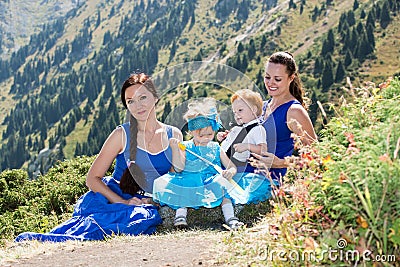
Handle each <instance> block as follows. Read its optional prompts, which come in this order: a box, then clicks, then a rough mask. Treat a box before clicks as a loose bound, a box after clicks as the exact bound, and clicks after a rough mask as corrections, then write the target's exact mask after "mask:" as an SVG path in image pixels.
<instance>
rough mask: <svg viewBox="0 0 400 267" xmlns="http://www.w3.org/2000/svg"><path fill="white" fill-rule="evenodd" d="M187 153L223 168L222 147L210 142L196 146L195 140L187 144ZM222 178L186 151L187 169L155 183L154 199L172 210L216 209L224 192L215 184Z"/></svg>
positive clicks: (186, 142) (185, 143)
mask: <svg viewBox="0 0 400 267" xmlns="http://www.w3.org/2000/svg"><path fill="white" fill-rule="evenodd" d="M183 144H184V145H185V146H186V150H191V151H193V152H194V153H196V154H198V155H200V156H202V157H203V158H206V159H208V160H209V161H211V162H212V163H214V164H216V165H218V166H221V162H220V149H221V148H220V146H219V144H218V143H217V142H209V143H208V145H207V146H196V145H195V144H194V143H193V141H192V140H190V141H184V142H183ZM220 176H221V175H219V174H218V172H217V171H216V170H215V169H214V168H213V167H212V166H210V165H208V164H207V163H205V162H204V161H202V160H200V159H199V158H197V157H196V156H194V155H192V154H190V153H189V152H186V163H185V169H184V170H183V171H182V172H177V173H176V172H169V173H168V174H165V175H163V176H161V177H159V178H158V179H156V180H155V181H154V187H153V200H154V201H156V202H159V203H160V204H161V205H168V206H170V207H171V208H173V209H177V208H180V207H190V208H200V207H206V208H214V207H217V206H219V205H220V204H221V202H222V199H223V197H224V190H223V188H222V187H221V185H220V184H218V183H217V182H215V179H216V178H217V177H220Z"/></svg>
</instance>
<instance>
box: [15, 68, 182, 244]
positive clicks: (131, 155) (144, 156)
mask: <svg viewBox="0 0 400 267" xmlns="http://www.w3.org/2000/svg"><path fill="white" fill-rule="evenodd" d="M158 98H159V97H158V95H157V92H156V89H155V87H154V84H153V82H152V81H151V80H150V77H149V76H147V75H146V74H144V73H135V74H132V75H131V76H129V78H128V79H127V80H126V81H125V82H124V84H123V86H122V89H121V100H122V103H123V105H124V106H125V108H127V109H128V111H129V114H130V115H129V116H130V121H129V122H128V123H124V124H122V125H120V126H118V127H117V128H116V129H115V130H114V131H113V132H112V133H111V134H110V135H109V137H108V138H107V140H106V141H105V142H104V144H103V147H102V149H101V150H100V152H99V154H98V156H97V157H96V159H95V160H94V162H93V164H92V166H91V168H90V170H89V172H88V174H87V178H86V184H87V186H88V187H89V188H90V191H89V192H87V193H86V194H84V195H83V196H82V197H81V198H80V199H79V200H78V202H77V204H76V205H75V208H74V213H73V217H72V218H71V219H69V220H67V221H66V222H64V223H63V224H61V225H59V226H57V227H56V228H54V229H52V230H51V231H50V232H49V233H46V234H40V233H22V234H20V235H19V236H18V237H17V238H16V241H22V240H33V239H35V240H40V241H53V242H60V241H66V240H71V239H72V240H102V239H104V238H105V237H107V236H112V235H116V234H126V235H138V234H151V233H153V232H154V231H155V230H156V226H157V225H159V224H160V223H161V222H162V220H161V217H160V215H159V214H158V211H157V207H156V206H154V205H152V201H151V199H152V198H151V197H152V194H151V193H152V189H153V181H154V180H155V179H156V178H158V177H159V176H161V175H163V174H165V173H167V172H168V171H169V170H170V168H171V166H172V160H173V158H177V159H179V157H176V156H175V155H173V153H175V152H173V150H172V149H171V147H173V146H177V145H178V144H179V142H181V141H182V139H183V137H182V133H181V132H180V130H178V129H177V128H176V127H172V126H169V125H166V124H163V123H161V122H160V121H158V120H157V118H156V113H155V106H156V103H157V101H158ZM175 150H176V149H175ZM114 160H116V162H115V168H114V172H113V175H112V176H111V177H104V176H105V174H106V172H107V170H108V169H109V168H110V166H111V164H112V163H113V161H114ZM174 166H175V168H179V166H180V165H179V161H178V162H174Z"/></svg>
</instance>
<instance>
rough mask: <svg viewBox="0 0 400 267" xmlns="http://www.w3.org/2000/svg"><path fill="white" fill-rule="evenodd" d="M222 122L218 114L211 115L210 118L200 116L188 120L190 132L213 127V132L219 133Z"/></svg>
mask: <svg viewBox="0 0 400 267" xmlns="http://www.w3.org/2000/svg"><path fill="white" fill-rule="evenodd" d="M221 125H222V124H221V120H220V119H219V116H218V114H217V113H213V114H210V115H208V116H198V117H195V118H193V119H189V120H188V129H189V131H194V130H197V129H202V128H206V127H209V126H211V128H212V129H213V131H218V129H219V128H221Z"/></svg>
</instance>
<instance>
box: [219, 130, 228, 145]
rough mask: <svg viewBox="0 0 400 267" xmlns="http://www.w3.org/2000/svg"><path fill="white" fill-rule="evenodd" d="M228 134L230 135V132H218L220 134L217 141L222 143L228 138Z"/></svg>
mask: <svg viewBox="0 0 400 267" xmlns="http://www.w3.org/2000/svg"><path fill="white" fill-rule="evenodd" d="M228 133H229V131H228V130H226V131H225V132H218V133H217V140H218V141H219V142H222V141H223V140H224V139H225V138H226V136H227V135H228Z"/></svg>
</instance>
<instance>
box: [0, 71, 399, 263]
mask: <svg viewBox="0 0 400 267" xmlns="http://www.w3.org/2000/svg"><path fill="white" fill-rule="evenodd" d="M348 89H349V90H350V91H351V94H352V95H353V96H354V99H353V101H351V102H347V101H344V100H343V102H341V103H340V106H332V107H333V108H334V109H335V114H336V115H335V117H333V118H332V120H331V121H330V122H329V123H328V124H327V125H326V127H325V128H324V130H323V131H322V132H323V134H322V137H321V140H320V141H319V142H318V143H316V144H315V145H314V146H313V147H303V146H302V145H301V144H300V143H297V149H298V152H299V153H298V156H293V157H292V158H291V162H292V164H291V167H290V169H289V173H288V176H287V179H286V181H285V183H284V185H283V186H282V187H281V188H280V189H279V190H277V191H276V192H275V193H276V196H275V197H274V198H273V200H271V201H270V203H269V204H270V208H269V209H268V210H267V211H266V210H264V211H261V209H260V207H261V206H260V205H250V206H247V207H245V208H244V209H243V211H242V212H241V213H239V217H240V218H242V219H244V220H246V218H249V217H252V218H253V220H254V218H255V217H257V216H258V222H257V223H256V224H255V225H251V224H249V227H248V228H245V229H243V230H241V231H239V232H235V233H231V234H228V235H226V237H225V240H224V245H222V247H221V248H219V255H216V257H215V259H218V262H219V264H227V263H229V264H233V265H237V266H265V265H266V264H272V266H293V265H296V266H304V265H307V264H309V265H311V266H321V265H327V266H343V265H346V266H349V265H355V264H356V265H359V264H361V263H362V264H366V265H367V266H376V265H373V264H372V262H375V264H382V265H383V266H396V264H398V261H399V259H400V258H399V257H400V250H399V249H400V219H399V218H400V214H399V211H400V201H399V199H400V189H399V188H400V180H399V179H398V178H399V177H400V160H399V151H400V136H399V130H400V115H399V114H400V106H399V105H398V103H399V97H400V80H399V79H398V78H395V79H392V78H389V79H388V80H387V81H386V82H385V83H382V84H380V85H379V86H376V85H375V84H372V83H370V84H369V85H368V86H367V87H362V88H352V87H350V88H348ZM92 160H93V158H88V157H79V158H76V159H73V160H68V161H64V162H60V163H58V164H57V166H55V167H53V168H51V169H50V170H49V172H48V173H47V174H46V175H44V176H40V177H38V179H37V180H29V179H28V175H27V173H26V172H24V171H21V170H12V171H4V172H2V173H1V174H0V189H1V190H0V192H1V193H0V211H1V213H0V214H1V215H0V225H1V228H0V235H1V236H2V238H3V240H2V241H3V246H4V244H7V243H8V241H7V240H9V239H12V238H14V237H15V236H16V235H17V234H19V233H20V232H22V231H36V232H46V231H49V230H50V229H51V228H52V227H54V226H55V225H57V224H59V223H60V222H62V221H63V220H65V219H66V218H68V217H69V216H70V214H71V211H72V208H73V207H72V205H73V204H74V203H75V201H76V200H77V198H78V197H79V196H80V195H82V194H83V193H84V192H85V191H86V190H87V189H86V186H85V185H84V177H85V174H86V172H87V170H88V168H89V166H90V163H91V162H92ZM110 171H111V170H110ZM265 204H268V203H264V205H265ZM208 214H209V213H208ZM202 219H203V220H204V222H205V223H206V221H207V218H206V217H204V214H203V218H202ZM160 234H161V235H162V232H161V233H160ZM170 234H171V233H169V234H167V235H166V238H170V236H169V235H170ZM168 236H169V237H168ZM274 253H275V254H274ZM278 253H280V254H278ZM329 253H330V254H329ZM6 256H7V255H6ZM6 256H5V257H6ZM0 260H1V258H0ZM379 266H380V265H379Z"/></svg>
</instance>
